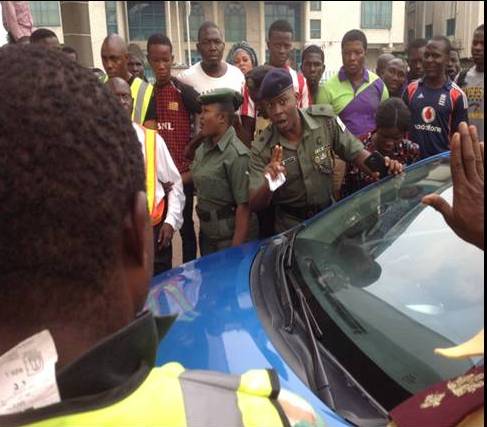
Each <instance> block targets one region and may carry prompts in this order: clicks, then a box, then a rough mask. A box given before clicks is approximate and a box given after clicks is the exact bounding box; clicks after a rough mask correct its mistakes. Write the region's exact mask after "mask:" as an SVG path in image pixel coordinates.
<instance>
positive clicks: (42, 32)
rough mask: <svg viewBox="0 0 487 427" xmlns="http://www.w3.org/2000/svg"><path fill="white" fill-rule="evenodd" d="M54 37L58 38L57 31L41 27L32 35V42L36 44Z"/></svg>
mask: <svg viewBox="0 0 487 427" xmlns="http://www.w3.org/2000/svg"><path fill="white" fill-rule="evenodd" d="M52 38H55V39H57V36H56V33H55V32H54V31H51V30H48V29H47V28H39V29H38V30H35V31H34V32H33V33H32V34H31V35H30V42H31V43H32V44H36V43H39V42H40V41H42V40H45V39H52Z"/></svg>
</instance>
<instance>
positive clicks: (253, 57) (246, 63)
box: [227, 42, 259, 76]
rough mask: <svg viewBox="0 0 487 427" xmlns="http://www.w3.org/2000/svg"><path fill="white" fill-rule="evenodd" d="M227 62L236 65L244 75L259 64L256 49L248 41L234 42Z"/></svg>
mask: <svg viewBox="0 0 487 427" xmlns="http://www.w3.org/2000/svg"><path fill="white" fill-rule="evenodd" d="M227 62H228V63H229V64H232V65H235V66H236V67H237V68H238V69H239V70H240V71H242V73H243V75H244V76H245V75H246V74H247V73H248V72H249V71H251V70H252V69H253V68H254V67H257V65H259V64H258V61H257V54H256V52H255V50H254V49H253V48H252V47H251V46H250V45H249V44H248V43H247V42H240V43H236V44H234V45H233V46H232V48H231V49H230V52H229V53H228V56H227Z"/></svg>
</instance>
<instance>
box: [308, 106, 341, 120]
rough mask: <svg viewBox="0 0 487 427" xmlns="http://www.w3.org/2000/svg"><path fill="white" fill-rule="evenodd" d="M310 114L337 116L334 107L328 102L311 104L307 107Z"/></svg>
mask: <svg viewBox="0 0 487 427" xmlns="http://www.w3.org/2000/svg"><path fill="white" fill-rule="evenodd" d="M307 112H308V114H310V115H312V116H321V117H335V112H334V111H333V109H332V108H331V107H330V106H329V105H326V104H318V105H311V106H310V107H308V109H307Z"/></svg>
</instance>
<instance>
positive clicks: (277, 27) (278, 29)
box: [267, 19, 294, 40]
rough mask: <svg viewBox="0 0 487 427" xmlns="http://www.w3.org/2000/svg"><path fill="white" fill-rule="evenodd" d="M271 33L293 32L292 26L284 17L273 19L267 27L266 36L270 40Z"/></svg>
mask: <svg viewBox="0 0 487 427" xmlns="http://www.w3.org/2000/svg"><path fill="white" fill-rule="evenodd" d="M272 33H291V34H294V30H293V26H292V25H291V24H290V23H289V21H286V20H285V19H279V20H277V21H274V22H273V23H272V24H271V26H270V27H269V31H268V33H267V37H268V39H269V40H270V39H271V36H272Z"/></svg>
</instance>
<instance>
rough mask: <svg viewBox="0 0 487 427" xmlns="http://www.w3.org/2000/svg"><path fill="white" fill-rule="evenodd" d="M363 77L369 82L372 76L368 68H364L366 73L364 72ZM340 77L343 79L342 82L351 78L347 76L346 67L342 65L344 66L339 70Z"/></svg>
mask: <svg viewBox="0 0 487 427" xmlns="http://www.w3.org/2000/svg"><path fill="white" fill-rule="evenodd" d="M362 78H363V79H364V81H366V82H367V83H368V82H369V81H370V76H369V72H368V71H367V69H366V68H364V73H363V76H362ZM338 79H339V80H340V81H341V82H344V81H345V80H349V78H348V77H347V73H346V71H345V67H344V66H342V68H340V71H339V72H338Z"/></svg>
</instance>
